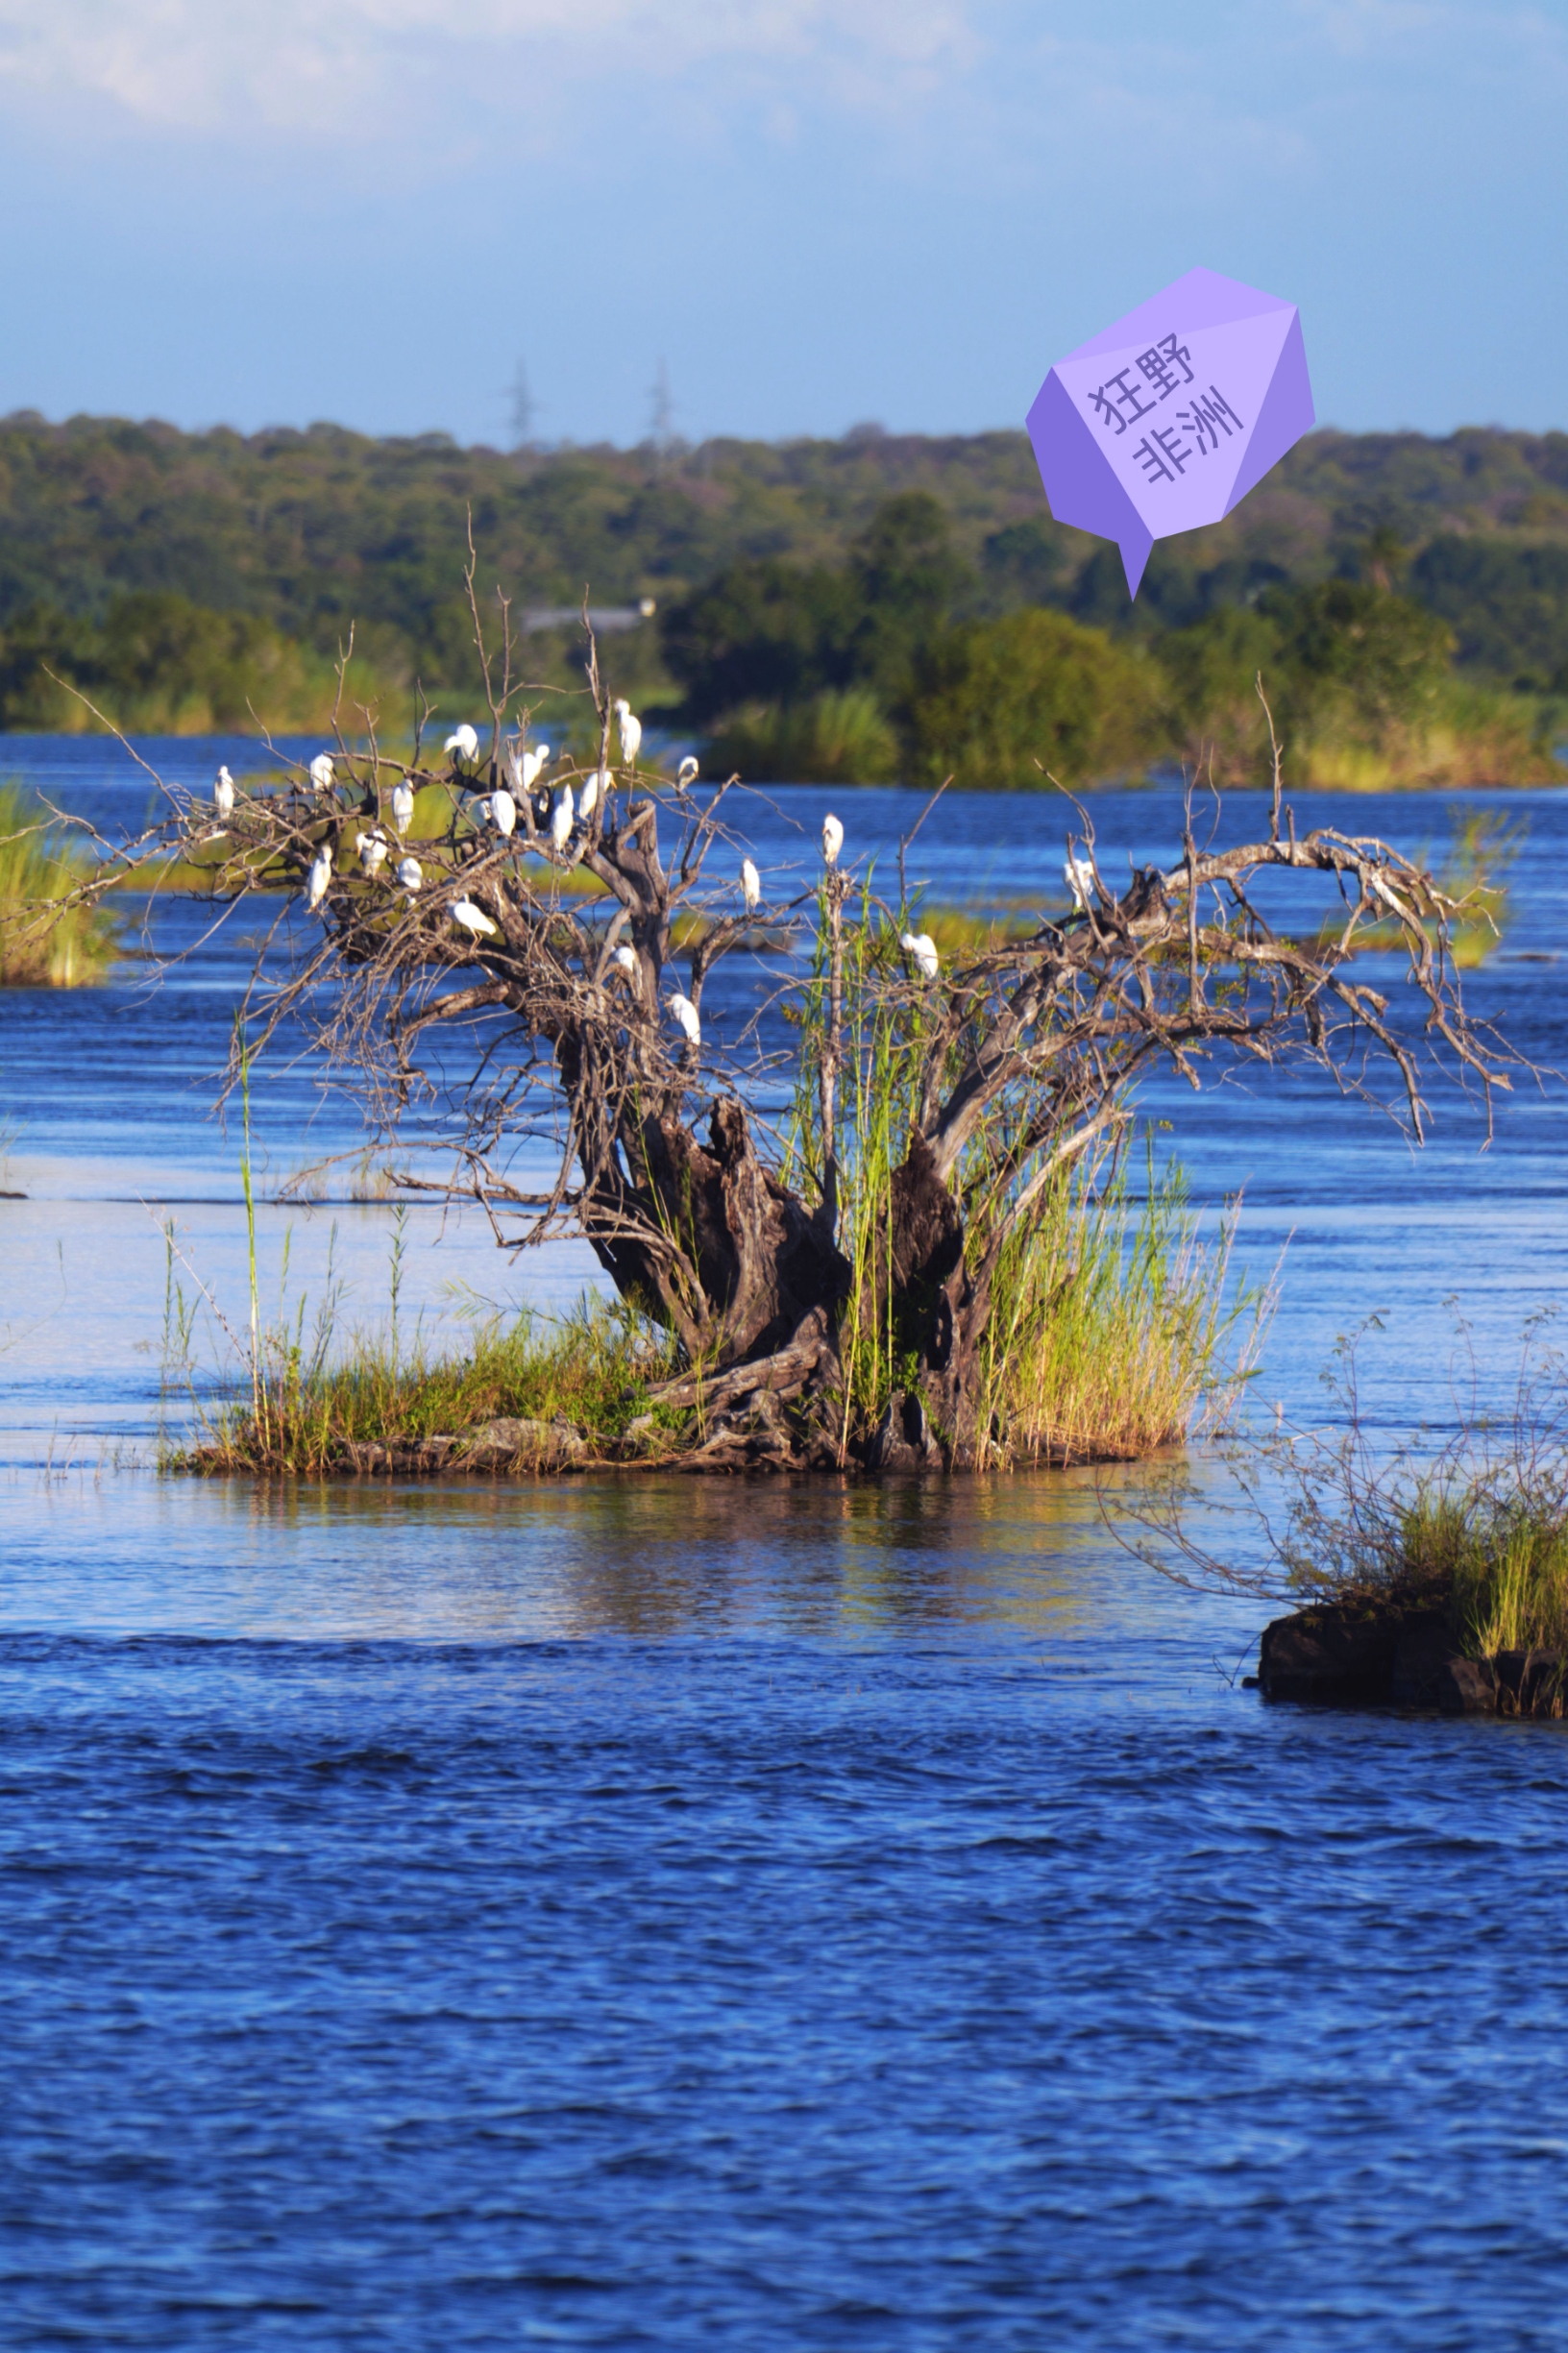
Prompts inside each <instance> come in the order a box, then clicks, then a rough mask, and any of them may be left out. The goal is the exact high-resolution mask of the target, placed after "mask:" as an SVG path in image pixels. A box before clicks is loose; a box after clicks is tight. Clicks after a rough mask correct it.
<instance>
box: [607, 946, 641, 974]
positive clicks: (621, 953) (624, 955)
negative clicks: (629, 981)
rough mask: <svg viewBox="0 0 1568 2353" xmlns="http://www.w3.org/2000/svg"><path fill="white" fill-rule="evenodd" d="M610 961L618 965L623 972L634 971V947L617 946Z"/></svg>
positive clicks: (635, 959) (635, 954)
mask: <svg viewBox="0 0 1568 2353" xmlns="http://www.w3.org/2000/svg"><path fill="white" fill-rule="evenodd" d="M612 961H613V962H614V963H616V964H618V965H619V966H620V968H621V969H622V971H623V972H635V971H636V969H637V950H636V949H635V948H634V947H618V948H617V949H616V951H615V955H614V957H613V959H612Z"/></svg>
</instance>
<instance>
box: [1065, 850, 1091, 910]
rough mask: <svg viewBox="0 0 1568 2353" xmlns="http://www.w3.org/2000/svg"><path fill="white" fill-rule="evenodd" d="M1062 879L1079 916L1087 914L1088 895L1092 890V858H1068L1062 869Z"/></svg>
mask: <svg viewBox="0 0 1568 2353" xmlns="http://www.w3.org/2000/svg"><path fill="white" fill-rule="evenodd" d="M1062 879H1063V881H1064V882H1065V883H1066V886H1067V889H1068V890H1069V891H1070V892H1071V893H1072V903H1073V905H1074V906H1075V907H1076V908H1077V909H1078V910H1079V912H1080V914H1083V913H1085V912H1087V910H1088V907H1089V895H1090V892H1091V891H1092V890H1093V888H1094V861H1093V859H1092V858H1069V859H1068V860H1067V863H1066V866H1065V867H1064V868H1063V869H1062Z"/></svg>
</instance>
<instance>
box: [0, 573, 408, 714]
mask: <svg viewBox="0 0 1568 2353" xmlns="http://www.w3.org/2000/svg"><path fill="white" fill-rule="evenodd" d="M367 683H368V681H367ZM336 691H337V680H336V675H335V673H334V671H333V668H332V665H331V663H330V662H329V661H327V660H326V659H325V658H324V657H323V656H322V655H321V654H319V653H318V652H316V651H315V650H313V649H312V648H310V647H308V646H302V645H299V644H298V643H296V642H295V641H294V640H293V639H291V638H287V637H284V636H283V635H282V632H281V631H280V630H278V629H277V628H275V627H274V626H273V625H272V623H271V622H268V621H262V620H259V619H257V616H256V615H255V614H253V613H214V612H209V611H208V610H206V609H205V608H204V607H203V606H201V605H198V604H192V603H191V602H190V601H189V600H188V599H187V598H184V597H180V596H176V595H175V594H174V593H173V592H172V591H171V590H156V589H155V590H151V591H142V592H137V593H135V594H133V595H131V596H124V597H116V598H115V599H114V601H113V602H112V603H111V604H110V607H109V609H108V611H107V612H106V614H105V615H104V618H103V620H102V621H94V620H90V619H88V618H86V616H84V615H82V614H80V613H68V612H65V611H63V610H62V609H61V607H60V606H59V605H58V604H44V603H37V604H30V605H27V606H25V607H24V608H23V610H22V611H21V612H20V613H18V614H16V615H15V616H14V617H13V618H12V620H11V621H10V622H9V623H8V624H7V625H6V626H5V628H4V629H0V725H3V726H5V727H8V728H28V729H38V730H46V731H47V730H60V731H62V732H75V731H78V730H83V729H87V728H90V727H92V726H93V725H94V724H95V721H94V717H93V713H94V711H96V712H98V713H101V714H102V715H103V717H104V718H106V719H108V720H110V721H112V722H113V723H114V724H115V725H117V726H122V727H128V728H139V729H141V730H144V731H147V732H153V733H167V734H190V733H203V732H206V731H208V730H209V729H212V728H222V729H230V728H235V729H239V730H241V731H249V730H250V729H251V728H253V727H255V726H256V725H257V723H260V724H262V725H265V726H268V727H274V728H294V727H319V726H322V725H324V724H325V723H326V722H327V720H328V718H329V717H330V715H331V708H332V701H333V698H334V696H335V694H336ZM89 706H90V707H89Z"/></svg>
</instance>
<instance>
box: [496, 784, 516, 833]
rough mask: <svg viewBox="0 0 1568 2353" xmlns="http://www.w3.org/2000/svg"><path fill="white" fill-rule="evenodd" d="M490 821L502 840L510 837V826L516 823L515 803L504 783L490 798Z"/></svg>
mask: <svg viewBox="0 0 1568 2353" xmlns="http://www.w3.org/2000/svg"><path fill="white" fill-rule="evenodd" d="M490 822H491V823H492V825H494V827H495V829H496V831H497V832H498V833H499V834H500V835H501V836H502V840H509V839H510V838H511V833H512V828H513V827H514V826H515V825H516V823H517V803H516V801H515V800H514V799H513V798H512V797H511V795H510V793H508V792H507V790H506V787H505V786H504V785H502V787H501V790H500V791H499V792H498V793H497V794H495V795H494V797H492V799H491V802H490Z"/></svg>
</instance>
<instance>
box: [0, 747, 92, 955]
mask: <svg viewBox="0 0 1568 2353" xmlns="http://www.w3.org/2000/svg"><path fill="white" fill-rule="evenodd" d="M92 872H93V861H92V856H91V853H90V852H89V851H88V850H86V849H85V848H82V847H79V846H76V845H74V844H69V843H66V842H63V841H62V840H61V838H60V835H59V833H58V831H56V830H52V829H51V828H50V826H49V824H48V820H47V814H46V812H45V811H43V810H41V809H40V808H39V807H38V805H37V802H36V801H35V800H34V799H33V798H32V797H30V796H29V795H28V794H27V793H25V792H24V791H23V790H22V788H21V786H20V785H16V784H7V785H0V988H7V989H73V988H80V987H82V986H83V985H84V984H85V983H87V982H91V981H95V980H99V979H101V978H102V977H103V975H104V973H105V972H107V971H108V969H109V968H110V966H111V965H112V964H113V963H114V961H115V957H116V955H117V953H118V948H117V939H118V926H117V924H116V922H115V919H114V918H113V917H112V916H111V915H108V914H106V913H105V912H104V910H103V909H102V908H101V907H94V906H85V905H72V904H71V903H70V901H71V895H72V894H73V893H74V892H76V891H79V890H80V889H81V887H82V885H83V884H84V883H85V882H87V881H88V880H90V878H91V875H92Z"/></svg>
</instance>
